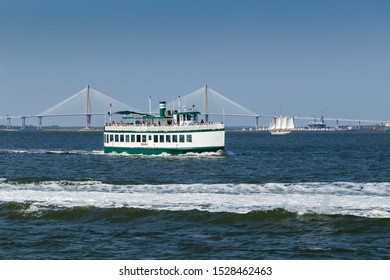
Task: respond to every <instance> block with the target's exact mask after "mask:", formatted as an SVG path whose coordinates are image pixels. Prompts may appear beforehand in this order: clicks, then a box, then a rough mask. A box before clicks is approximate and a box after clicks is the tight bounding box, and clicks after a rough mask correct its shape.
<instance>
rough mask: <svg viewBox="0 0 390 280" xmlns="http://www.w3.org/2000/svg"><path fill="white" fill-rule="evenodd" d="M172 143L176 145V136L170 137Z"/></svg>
mask: <svg viewBox="0 0 390 280" xmlns="http://www.w3.org/2000/svg"><path fill="white" fill-rule="evenodd" d="M172 142H173V143H177V135H172Z"/></svg>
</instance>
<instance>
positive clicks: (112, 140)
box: [110, 134, 114, 142]
mask: <svg viewBox="0 0 390 280" xmlns="http://www.w3.org/2000/svg"><path fill="white" fill-rule="evenodd" d="M110 142H114V134H110Z"/></svg>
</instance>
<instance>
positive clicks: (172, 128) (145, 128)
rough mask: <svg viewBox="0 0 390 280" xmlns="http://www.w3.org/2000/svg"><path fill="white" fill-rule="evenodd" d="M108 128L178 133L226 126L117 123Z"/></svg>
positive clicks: (215, 123)
mask: <svg viewBox="0 0 390 280" xmlns="http://www.w3.org/2000/svg"><path fill="white" fill-rule="evenodd" d="M106 127H108V128H109V129H110V130H121V129H126V128H128V129H134V128H135V129H137V130H140V131H159V130H164V131H178V130H183V129H191V130H193V129H196V130H208V129H222V128H224V124H223V123H222V122H203V123H201V122H196V123H195V122H194V123H191V124H183V125H173V124H160V125H159V124H155V123H154V124H152V123H139V124H136V123H125V122H117V123H114V122H112V123H107V124H106Z"/></svg>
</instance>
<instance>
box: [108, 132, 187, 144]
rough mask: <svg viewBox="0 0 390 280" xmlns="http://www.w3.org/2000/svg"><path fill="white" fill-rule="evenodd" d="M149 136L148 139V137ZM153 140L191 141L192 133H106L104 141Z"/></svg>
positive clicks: (169, 141) (168, 141)
mask: <svg viewBox="0 0 390 280" xmlns="http://www.w3.org/2000/svg"><path fill="white" fill-rule="evenodd" d="M148 138H149V139H148ZM147 140H149V141H153V142H154V143H178V142H180V143H185V142H187V143H191V142H192V135H191V134H185V135H184V134H166V135H164V134H155V135H145V134H106V136H105V142H106V143H110V142H117V143H125V142H135V143H145V142H147Z"/></svg>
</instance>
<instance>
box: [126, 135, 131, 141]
mask: <svg viewBox="0 0 390 280" xmlns="http://www.w3.org/2000/svg"><path fill="white" fill-rule="evenodd" d="M126 142H130V135H129V134H126Z"/></svg>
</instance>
